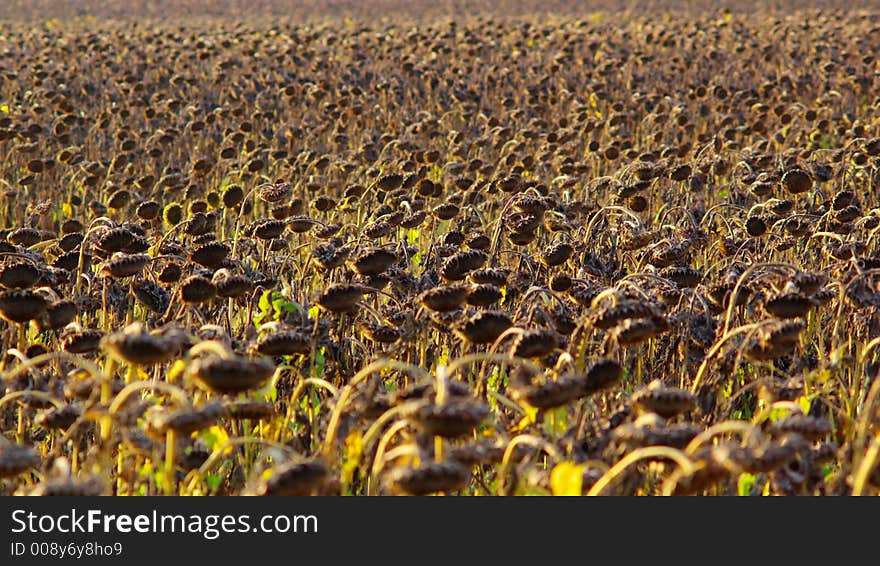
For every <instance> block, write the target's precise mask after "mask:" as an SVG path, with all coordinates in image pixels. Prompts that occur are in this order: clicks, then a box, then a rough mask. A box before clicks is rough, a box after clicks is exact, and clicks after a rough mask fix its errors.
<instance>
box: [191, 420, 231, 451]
mask: <svg viewBox="0 0 880 566" xmlns="http://www.w3.org/2000/svg"><path fill="white" fill-rule="evenodd" d="M199 437H200V438H201V439H202V441H204V443H205V445H206V446H207V447H208V448H209V449H211V450H219V449H220V448H221V447H222V446H226V444H227V443H228V442H229V433H227V432H226V429H225V428H223V427H222V426H220V425H214V426H212V427H211V428H208V429H205V430H203V431H202V432H201V433H199ZM223 453H224V454H231V453H232V446H228V447H226V449H225V450H223Z"/></svg>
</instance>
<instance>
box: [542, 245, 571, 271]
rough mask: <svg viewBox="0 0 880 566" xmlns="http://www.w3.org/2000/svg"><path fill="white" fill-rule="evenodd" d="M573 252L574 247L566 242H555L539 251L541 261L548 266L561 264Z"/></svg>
mask: <svg viewBox="0 0 880 566" xmlns="http://www.w3.org/2000/svg"><path fill="white" fill-rule="evenodd" d="M573 254H574V248H573V247H572V246H571V244H568V243H566V242H556V243H554V244H552V245H551V246H549V247H548V248H547V249H545V250H544V251H543V252H542V253H541V261H542V262H543V263H544V264H545V265H548V266H550V267H553V266H557V265H561V264H563V263H565V262H566V261H568V259H569V258H570V257H571V256H572V255H573Z"/></svg>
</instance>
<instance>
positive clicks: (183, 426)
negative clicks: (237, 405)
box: [147, 403, 226, 440]
mask: <svg viewBox="0 0 880 566" xmlns="http://www.w3.org/2000/svg"><path fill="white" fill-rule="evenodd" d="M224 416H226V407H225V406H223V405H221V404H220V403H209V404H207V405H203V406H201V407H198V408H196V409H181V410H176V411H167V410H162V411H158V412H155V413H151V414H149V416H148V419H147V428H148V432H149V433H150V434H151V436H154V437H156V439H157V440H159V439H161V438H163V437H164V436H165V433H166V432H168V431H169V430H173V431H175V432H178V433H180V434H187V435H188V434H192V433H194V432H197V431H199V430H202V429H205V428H209V427H211V426H214V425H215V424H217V423H218V422H219V420H220V419H221V418H222V417H224Z"/></svg>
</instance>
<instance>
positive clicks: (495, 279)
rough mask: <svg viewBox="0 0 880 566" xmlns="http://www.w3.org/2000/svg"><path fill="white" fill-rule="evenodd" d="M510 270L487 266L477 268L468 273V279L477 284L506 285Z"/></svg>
mask: <svg viewBox="0 0 880 566" xmlns="http://www.w3.org/2000/svg"><path fill="white" fill-rule="evenodd" d="M508 276H509V272H507V271H506V270H504V269H495V268H486V269H476V270H474V271H471V272H470V273H469V274H468V280H469V281H470V282H471V283H475V284H477V285H483V284H485V285H494V286H496V287H504V286H505V285H507V277H508Z"/></svg>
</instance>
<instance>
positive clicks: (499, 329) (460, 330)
mask: <svg viewBox="0 0 880 566" xmlns="http://www.w3.org/2000/svg"><path fill="white" fill-rule="evenodd" d="M511 326H513V321H512V320H510V315H508V314H507V313H506V312H503V311H482V312H479V313H477V314H475V315H473V316H472V317H470V318H468V319H467V320H466V321H465V322H464V323H462V324H460V325H458V326H456V327H455V329H454V330H455V333H456V334H457V335H458V336H460V337H461V338H462V339H464V340H467V341H468V342H472V343H474V344H491V343H492V342H494V341H495V340H496V339H498V337H499V336H501V334H502V333H503V332H504V331H505V330H507V329H508V328H510V327H511Z"/></svg>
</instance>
